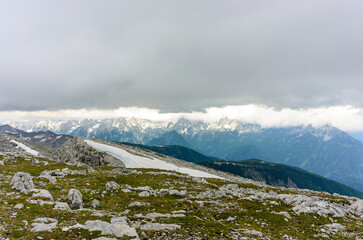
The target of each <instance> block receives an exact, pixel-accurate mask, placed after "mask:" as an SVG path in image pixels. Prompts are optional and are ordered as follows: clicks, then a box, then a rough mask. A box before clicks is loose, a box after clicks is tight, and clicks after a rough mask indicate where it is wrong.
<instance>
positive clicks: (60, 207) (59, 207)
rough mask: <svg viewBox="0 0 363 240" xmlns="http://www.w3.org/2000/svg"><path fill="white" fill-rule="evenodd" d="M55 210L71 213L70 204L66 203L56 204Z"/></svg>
mask: <svg viewBox="0 0 363 240" xmlns="http://www.w3.org/2000/svg"><path fill="white" fill-rule="evenodd" d="M54 209H56V210H63V211H71V208H70V207H69V205H68V203H66V202H55V206H54Z"/></svg>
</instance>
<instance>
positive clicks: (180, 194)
mask: <svg viewBox="0 0 363 240" xmlns="http://www.w3.org/2000/svg"><path fill="white" fill-rule="evenodd" d="M169 195H174V196H178V197H185V196H186V195H187V192H186V191H185V190H183V191H178V190H174V189H172V190H169Z"/></svg>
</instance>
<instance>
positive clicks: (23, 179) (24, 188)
mask: <svg viewBox="0 0 363 240" xmlns="http://www.w3.org/2000/svg"><path fill="white" fill-rule="evenodd" d="M10 186H11V188H13V189H17V190H19V191H20V192H23V193H25V194H27V193H29V192H31V191H32V190H33V189H34V183H33V180H32V177H31V176H30V174H29V173H24V172H18V173H16V174H15V175H14V177H13V179H12V180H11V183H10Z"/></svg>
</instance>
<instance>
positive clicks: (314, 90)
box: [0, 0, 363, 131]
mask: <svg viewBox="0 0 363 240" xmlns="http://www.w3.org/2000/svg"><path fill="white" fill-rule="evenodd" d="M0 6H1V7H0V30H1V34H0V119H18V120H21V119H33V118H35V117H37V118H39V119H44V118H52V119H54V118H59V119H62V118H74V117H75V116H78V117H79V116H85V117H92V116H94V117H95V116H100V115H101V116H103V117H106V116H111V117H112V116H119V115H120V109H121V110H122V111H121V112H123V113H124V114H126V115H127V114H131V115H132V114H134V115H138V114H141V113H140V112H143V113H142V114H141V115H142V116H146V117H147V118H165V116H169V117H170V116H176V115H177V116H180V115H183V116H184V115H188V116H189V117H191V118H197V117H198V116H199V117H202V118H206V116H207V118H209V116H210V115H208V114H211V111H215V113H217V116H226V117H231V118H232V117H234V118H243V119H245V118H246V117H245V116H250V117H251V118H250V119H251V121H257V122H258V121H260V122H263V121H266V119H272V120H271V122H273V123H268V124H272V125H274V126H279V125H288V124H290V125H291V124H294V123H295V124H296V121H297V122H299V124H300V122H301V124H308V123H313V124H323V123H327V122H333V123H334V124H335V125H336V126H338V127H341V128H343V129H350V130H351V131H363V67H362V66H363V45H362V42H363V28H362V26H361V24H362V22H363V14H362V12H363V2H362V1H358V0H346V1H341V0H304V1H291V0H285V1H283V0H276V1H275V0H272V1H260V0H242V1H241V0H236V1H232V0H226V1H214V0H201V1H198V0H191V1H189V0H183V1H173V0H165V1H159V0H156V1H146V0H145V1H143V0H140V1H134V0H129V1H128V0H125V1H118V0H117V1H112V0H108V1H101V0H100V1H95V0H84V1H81V0H76V1H75V0H54V1H48V0H44V1H40V0H34V1H26V0H24V1H21V0H19V1H4V0H0ZM251 106H253V108H254V109H255V113H256V112H258V114H256V115H254V116H251V115H248V113H249V112H248V111H249V110H248V109H249V108H251ZM213 109H214V110H213ZM226 109H228V110H226ZM100 113H101V114H100ZM192 113H194V115H191V114H192ZM215 113H213V114H214V115H213V116H215ZM97 114H98V115H97ZM148 114H149V115H148ZM153 114H154V115H153ZM155 114H156V115H158V114H159V115H158V116H159V117H155V116H156V115H155ZM178 114H179V115H178ZM218 114H219V115H218ZM241 115H242V116H244V117H241ZM213 116H212V117H213ZM317 116H319V117H317ZM257 118H259V119H257ZM264 119H265V120H264Z"/></svg>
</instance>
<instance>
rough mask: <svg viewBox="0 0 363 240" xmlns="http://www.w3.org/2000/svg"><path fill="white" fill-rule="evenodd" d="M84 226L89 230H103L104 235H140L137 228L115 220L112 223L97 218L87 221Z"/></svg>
mask: <svg viewBox="0 0 363 240" xmlns="http://www.w3.org/2000/svg"><path fill="white" fill-rule="evenodd" d="M84 226H85V228H86V229H88V230H89V231H101V234H102V235H114V236H115V237H119V238H121V237H123V236H129V237H136V238H138V237H139V236H138V234H137V232H136V229H135V228H132V227H130V226H128V225H127V224H125V223H124V222H118V221H114V222H113V223H111V224H110V223H108V222H104V221H101V220H95V221H87V222H86V223H85V224H84Z"/></svg>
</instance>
